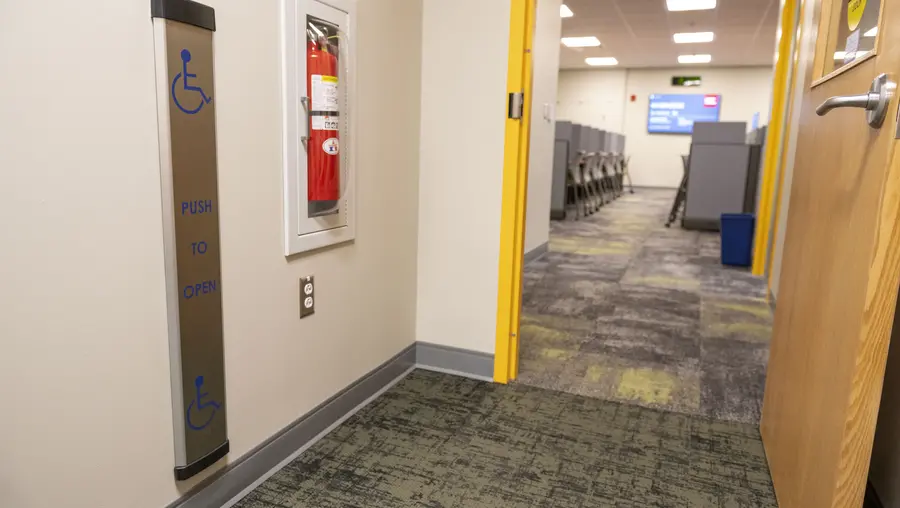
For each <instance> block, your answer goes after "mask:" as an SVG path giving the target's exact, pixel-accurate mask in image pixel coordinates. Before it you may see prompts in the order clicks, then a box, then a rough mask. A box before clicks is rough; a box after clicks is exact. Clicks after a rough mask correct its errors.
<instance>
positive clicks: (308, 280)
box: [300, 275, 316, 319]
mask: <svg viewBox="0 0 900 508" xmlns="http://www.w3.org/2000/svg"><path fill="white" fill-rule="evenodd" d="M315 313H316V283H315V277H313V276H312V275H310V276H308V277H303V278H301V279H300V319H303V318H305V317H306V316H311V315H313V314H315Z"/></svg>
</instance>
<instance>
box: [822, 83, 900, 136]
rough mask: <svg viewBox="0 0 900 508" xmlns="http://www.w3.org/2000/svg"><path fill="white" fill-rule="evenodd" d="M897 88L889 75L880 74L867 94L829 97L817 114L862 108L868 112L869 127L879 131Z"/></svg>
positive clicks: (823, 114)
mask: <svg viewBox="0 0 900 508" xmlns="http://www.w3.org/2000/svg"><path fill="white" fill-rule="evenodd" d="M896 87H897V84H896V83H894V82H893V80H891V79H890V78H889V76H888V75H887V74H879V75H878V77H876V78H875V80H874V81H872V86H871V87H870V88H869V91H868V92H867V93H864V94H859V95H839V96H836V97H829V98H828V99H827V100H826V101H825V102H823V103H822V104H820V105H819V107H817V108H816V114H817V115H819V116H825V115H827V114H828V113H829V112H830V111H831V110H834V109H837V108H860V109H864V110H866V120H867V121H868V123H869V126H871V127H873V128H875V129H877V128H879V127H881V125H882V124H883V123H884V119H885V117H887V110H888V106H889V105H890V103H891V98H892V97H893V96H894V89H895V88H896Z"/></svg>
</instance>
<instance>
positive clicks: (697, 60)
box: [678, 55, 712, 64]
mask: <svg viewBox="0 0 900 508" xmlns="http://www.w3.org/2000/svg"><path fill="white" fill-rule="evenodd" d="M711 61H712V55H681V56H679V57H678V63H680V64H705V63H709V62H711Z"/></svg>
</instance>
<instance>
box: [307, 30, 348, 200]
mask: <svg viewBox="0 0 900 508" xmlns="http://www.w3.org/2000/svg"><path fill="white" fill-rule="evenodd" d="M309 22H310V28H311V29H310V30H308V33H309V40H308V44H307V51H306V75H307V86H308V87H309V96H310V104H309V140H308V144H307V147H306V151H307V157H308V158H307V163H308V166H307V168H308V169H307V174H308V184H307V200H308V202H309V215H310V216H316V215H325V214H330V213H334V212H336V211H337V208H338V200H339V199H340V197H341V196H340V194H341V190H340V189H341V185H340V184H341V182H340V151H341V148H340V136H339V125H340V124H339V118H340V111H339V110H338V97H339V95H338V54H337V53H338V51H337V49H338V38H337V36H336V35H337V34H336V27H334V26H333V25H330V24H328V23H323V22H319V21H318V20H313V19H310V21H309ZM329 35H331V36H330V37H329Z"/></svg>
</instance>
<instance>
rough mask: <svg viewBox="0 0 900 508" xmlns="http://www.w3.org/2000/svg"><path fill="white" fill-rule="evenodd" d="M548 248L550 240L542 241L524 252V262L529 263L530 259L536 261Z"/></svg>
mask: <svg viewBox="0 0 900 508" xmlns="http://www.w3.org/2000/svg"><path fill="white" fill-rule="evenodd" d="M548 250H550V242H544V243H542V244H541V245H538V246H537V247H535V248H533V249H531V250H530V251H528V252H526V253H525V264H526V265H527V264H528V263H531V262H532V261H536V260H537V259H538V258H540V257H541V256H543V255H544V254H546V253H547V251H548Z"/></svg>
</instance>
